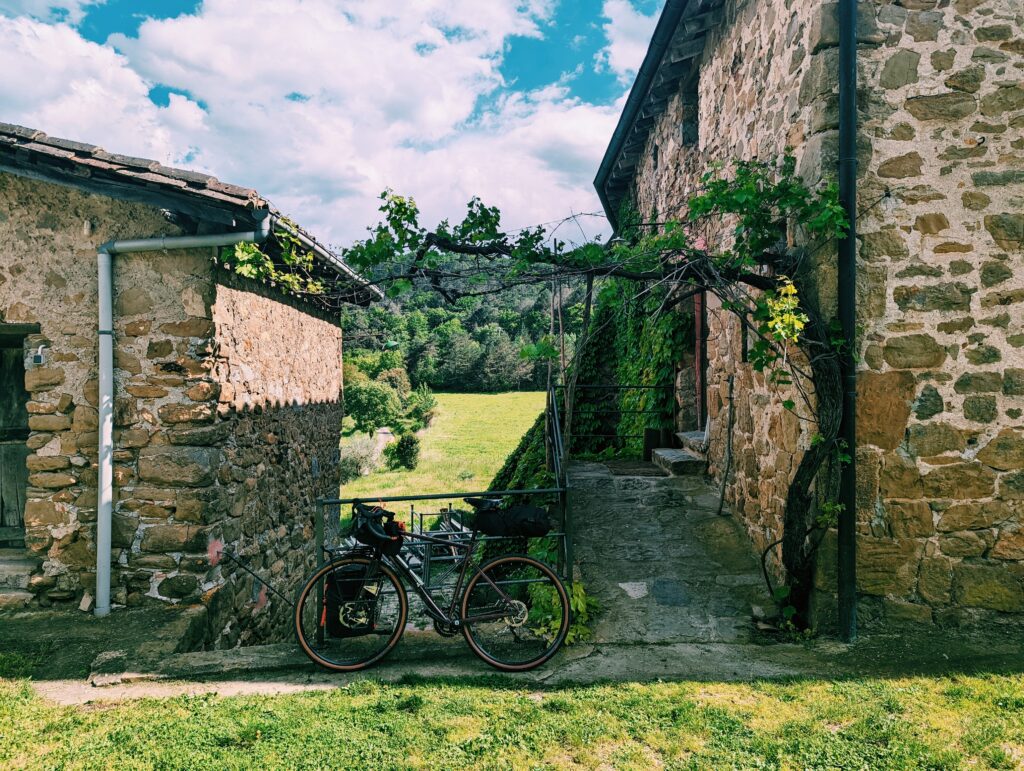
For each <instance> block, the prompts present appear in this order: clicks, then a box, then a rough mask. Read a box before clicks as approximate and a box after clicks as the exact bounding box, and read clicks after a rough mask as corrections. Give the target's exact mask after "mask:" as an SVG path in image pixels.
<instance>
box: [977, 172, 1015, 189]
mask: <svg viewBox="0 0 1024 771" xmlns="http://www.w3.org/2000/svg"><path fill="white" fill-rule="evenodd" d="M971 181H972V182H973V183H974V184H975V186H977V187H1006V186H1007V185H1016V184H1020V183H1021V182H1024V171H1019V170H1017V169H1008V170H1006V171H976V172H974V173H973V174H971Z"/></svg>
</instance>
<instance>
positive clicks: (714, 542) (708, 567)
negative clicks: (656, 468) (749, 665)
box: [568, 463, 771, 644]
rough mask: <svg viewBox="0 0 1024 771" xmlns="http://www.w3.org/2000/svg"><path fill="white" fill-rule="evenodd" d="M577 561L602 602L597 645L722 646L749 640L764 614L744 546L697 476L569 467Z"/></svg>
mask: <svg viewBox="0 0 1024 771" xmlns="http://www.w3.org/2000/svg"><path fill="white" fill-rule="evenodd" d="M568 476H569V513H570V515H571V516H572V518H573V519H572V521H573V528H574V532H575V539H574V543H575V551H576V553H575V557H576V563H577V565H578V566H579V568H580V571H581V573H582V576H583V581H584V584H585V586H586V587H587V592H588V593H589V594H591V595H593V596H594V597H595V598H596V599H597V600H598V602H600V604H601V613H600V615H599V617H598V621H597V626H596V628H595V633H594V642H597V643H619V644H625V643H629V644H636V643H658V644H665V643H682V642H687V643H723V642H744V641H748V640H750V639H751V634H752V632H753V629H754V624H753V614H754V613H757V614H758V615H763V614H764V612H765V611H767V610H770V608H771V601H770V599H769V598H768V595H767V591H766V589H765V587H764V581H763V580H762V578H761V575H760V572H759V568H758V565H757V561H756V560H755V558H754V556H753V553H752V550H751V546H750V542H749V541H748V540H747V537H746V535H745V534H744V533H743V532H742V531H741V530H740V528H739V526H738V525H737V523H736V522H735V521H734V520H733V519H732V518H731V517H729V516H719V515H718V514H717V513H716V510H717V507H718V494H717V492H716V491H715V490H714V489H713V488H712V487H711V486H709V485H708V484H707V483H706V482H705V481H704V479H703V477H702V476H680V477H667V476H650V475H643V476H639V475H617V474H613V473H612V472H611V471H610V470H609V469H608V467H607V466H605V465H604V464H600V463H574V464H573V465H572V466H571V467H570V469H569V474H568Z"/></svg>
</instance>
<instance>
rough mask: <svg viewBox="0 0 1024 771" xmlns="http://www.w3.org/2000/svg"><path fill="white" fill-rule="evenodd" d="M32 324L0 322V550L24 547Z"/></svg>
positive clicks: (33, 326)
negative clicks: (27, 387)
mask: <svg viewBox="0 0 1024 771" xmlns="http://www.w3.org/2000/svg"><path fill="white" fill-rule="evenodd" d="M38 331H39V328H38V326H36V325H34V324H31V325H30V324H0V549H2V548H24V546H25V493H26V490H27V488H28V467H27V466H26V460H27V458H28V453H29V450H28V446H27V444H26V441H27V440H28V434H29V428H28V400H29V395H28V391H26V390H25V354H26V352H25V337H26V336H27V335H30V334H34V333H36V332H38Z"/></svg>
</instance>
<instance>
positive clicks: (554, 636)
mask: <svg viewBox="0 0 1024 771" xmlns="http://www.w3.org/2000/svg"><path fill="white" fill-rule="evenodd" d="M465 500H466V502H467V503H469V504H470V505H471V506H472V507H473V508H474V509H476V513H477V516H476V518H475V522H474V525H473V527H472V528H471V529H470V530H469V532H468V533H466V534H457V535H456V534H452V533H444V534H438V535H430V534H427V533H422V532H407V531H406V530H405V528H404V525H403V524H402V523H400V522H397V521H396V520H395V515H394V514H393V513H392V512H389V511H386V510H385V509H383V508H381V507H377V506H368V505H366V504H364V503H362V502H359V501H356V502H354V503H353V505H352V530H351V533H350V535H352V536H353V537H354V538H355V539H356V540H357V541H358V542H359V543H361V544H363V546H362V547H360V548H356V549H350V550H344V551H343V550H338V549H331V548H325V551H327V554H328V557H329V559H328V560H327V561H326V562H325V563H324V564H322V565H320V566H319V567H318V568H317V569H316V570H315V571H314V572H313V575H312V576H310V578H309V579H308V580H307V581H306V583H305V585H304V586H303V587H302V589H300V590H299V596H298V600H297V602H296V604H295V630H296V634H297V635H298V640H299V645H300V647H301V648H302V650H303V652H305V654H306V655H307V656H308V657H309V658H310V659H311V660H312V661H314V662H315V663H316V664H318V665H320V666H321V667H324V668H325V669H329V670H331V671H335V672H354V671H357V670H361V669H365V668H367V667H370V666H373V665H374V664H376V663H378V662H379V661H380V660H381V659H383V658H384V657H385V656H386V655H387V654H388V653H390V652H391V651H392V650H394V648H395V646H397V645H398V642H399V640H400V639H401V637H402V634H403V633H404V631H405V627H406V622H407V620H408V615H409V597H408V592H407V591H406V589H405V584H408V585H409V586H411V587H412V589H413V591H414V592H415V593H416V595H417V596H418V597H419V598H420V599H421V600H422V602H423V605H424V610H425V611H426V613H427V615H429V616H430V618H431V619H432V620H433V622H434V629H435V630H436V631H437V632H438V633H439V634H441V635H442V636H446V637H450V636H454V635H457V634H459V633H460V632H461V633H462V635H463V637H464V638H465V640H466V643H467V644H468V645H469V648H470V650H472V651H473V653H474V654H476V655H477V656H478V657H479V658H481V659H482V660H483V661H485V662H486V663H488V664H490V665H491V666H492V667H495V668H496V669H500V670H502V671H505V672H525V671H527V670H530V669H534V668H535V667H538V666H540V665H542V664H544V663H545V662H547V661H548V660H550V659H551V657H552V656H554V655H555V653H557V652H558V649H559V648H560V647H561V645H562V643H563V642H564V641H565V636H566V634H567V632H568V630H569V624H570V606H569V595H568V593H567V592H566V589H565V586H564V585H563V583H562V581H561V580H560V579H559V577H558V574H557V573H556V572H555V571H554V570H553V569H552V568H551V567H550V566H549V565H547V564H546V563H544V562H541V561H540V560H537V559H534V558H533V557H529V556H526V555H519V554H504V555H500V556H496V557H493V558H491V559H487V560H485V561H484V562H483V563H482V564H477V555H478V551H482V550H483V549H482V544H483V541H482V539H481V537H480V536H481V533H483V535H485V536H486V535H512V534H513V533H508V532H495V531H496V530H498V529H500V523H501V522H502V515H503V513H502V512H501V511H500V510H499V509H498V501H497V500H493V499H486V498H466V499H465ZM494 523H499V525H497V526H496V525H495V524H494ZM546 532H547V531H546V529H545V533H546ZM531 534H533V533H530V532H521V533H515V535H523V536H529V535H531ZM536 534H539V535H543V534H544V533H539V532H538V533H536ZM463 535H464V536H465V537H462V536H463ZM408 542H412V543H413V544H421V545H426V546H427V548H432V547H433V546H434V545H439V546H442V547H444V549H445V550H448V551H451V552H456V551H457V552H458V554H457V556H453V557H452V560H453V563H454V564H453V565H452V567H451V570H450V573H451V574H453V575H454V574H455V573H456V572H457V577H456V578H455V582H454V587H453V588H452V589H451V595H450V597H448V598H442V599H441V600H437V599H435V597H434V596H433V594H434V592H437V593H438V594H441V592H440V590H438V588H437V587H434V586H431V585H429V584H428V583H427V582H425V581H424V580H423V579H422V578H421V577H420V576H419V575H417V573H416V571H415V570H414V569H413V567H412V566H411V565H410V564H409V560H408V557H409V556H410V549H409V546H408V545H407V544H408ZM471 568H472V571H471ZM467 576H468V580H467ZM427 578H428V581H429V579H430V577H429V576H428V577H427Z"/></svg>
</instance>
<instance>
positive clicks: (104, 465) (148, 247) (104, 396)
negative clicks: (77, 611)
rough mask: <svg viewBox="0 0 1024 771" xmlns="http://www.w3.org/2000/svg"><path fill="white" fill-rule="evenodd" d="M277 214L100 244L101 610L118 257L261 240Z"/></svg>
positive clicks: (104, 607) (106, 607)
mask: <svg viewBox="0 0 1024 771" xmlns="http://www.w3.org/2000/svg"><path fill="white" fill-rule="evenodd" d="M272 219H273V217H272V216H267V217H265V218H264V219H263V220H261V221H260V224H259V229H258V230H251V231H246V232H241V233H214V234H210V235H202V236H176V237H167V238H164V237H161V238H140V239H134V240H127V241H108V242H107V243H105V244H103V245H101V246H100V247H99V248H98V249H97V250H96V268H97V273H98V284H97V288H98V292H99V328H98V332H99V458H98V461H97V463H98V466H99V474H98V477H99V479H98V484H99V490H98V499H97V505H96V610H95V614H96V615H97V616H106V615H107V614H109V613H110V556H111V549H110V524H111V513H112V511H113V503H114V312H113V305H114V292H113V287H114V276H113V257H114V255H117V254H128V253H134V252H162V251H164V250H169V249H199V248H203V247H216V246H230V245H231V244H240V243H259V242H261V241H263V240H265V239H266V238H267V236H268V235H270V231H271V229H272V227H273V223H272V222H271V220H272Z"/></svg>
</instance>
